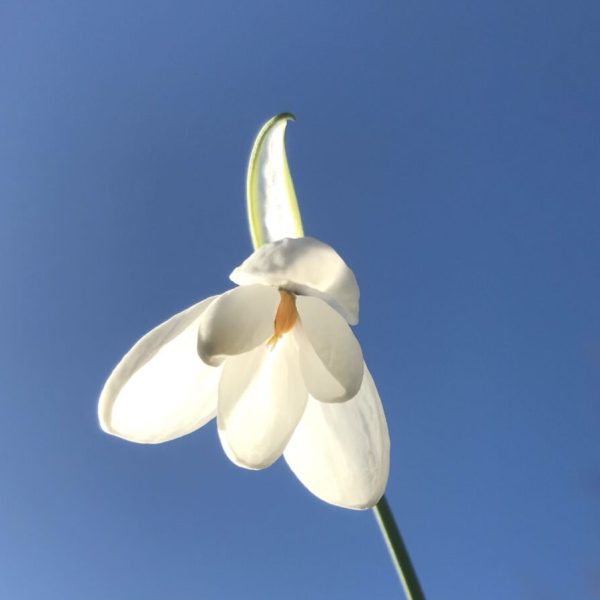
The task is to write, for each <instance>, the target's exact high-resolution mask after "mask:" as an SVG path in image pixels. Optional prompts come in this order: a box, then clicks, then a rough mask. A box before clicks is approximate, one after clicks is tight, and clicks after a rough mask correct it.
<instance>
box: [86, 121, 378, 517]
mask: <svg viewBox="0 0 600 600" xmlns="http://www.w3.org/2000/svg"><path fill="white" fill-rule="evenodd" d="M287 118H289V117H288V115H283V116H280V117H278V118H275V119H273V120H272V121H270V122H269V123H267V125H266V126H265V128H263V130H262V131H261V133H260V134H259V138H258V140H257V143H256V144H255V149H254V151H253V154H252V157H251V168H250V171H249V177H248V181H249V184H248V185H249V188H251V189H249V198H252V199H254V200H253V205H252V206H250V207H249V209H250V220H251V229H252V233H253V239H254V241H255V245H256V246H258V247H257V249H256V250H255V252H254V253H253V254H252V255H251V256H250V257H249V258H247V259H246V260H245V261H244V262H243V263H242V264H241V265H240V266H238V267H237V268H236V269H234V270H233V272H232V273H231V275H230V279H231V280H232V281H233V282H234V283H236V284H237V286H238V287H235V288H233V289H231V290H229V291H226V292H225V293H223V294H221V295H220V296H213V297H211V298H207V299H206V300H203V301H201V302H199V303H198V304H195V305H194V306H191V307H190V308H188V309H187V310H184V311H183V312H181V313H178V314H176V315H175V316H173V317H171V318H170V319H169V320H168V321H166V322H165V323H163V324H162V325H159V326H158V327H156V328H155V329H153V330H152V331H150V332H149V333H148V334H146V335H145V336H144V337H143V338H142V339H141V340H140V341H139V342H137V344H135V345H134V346H133V348H132V349H131V350H130V351H129V352H128V353H127V354H126V355H125V357H124V358H123V359H122V360H121V362H120V363H119V364H118V365H117V367H116V368H115V369H114V371H113V372H112V374H111V375H110V377H109V379H108V381H107V382H106V384H105V386H104V389H103V391H102V394H101V396H100V402H99V407H98V414H99V420H100V425H101V427H102V429H104V431H106V432H107V433H110V434H113V435H116V436H118V437H121V438H124V439H127V440H130V441H134V442H140V443H160V442H165V441H168V440H172V439H174V438H177V437H180V436H182V435H185V434H187V433H190V432H192V431H194V430H196V429H198V428H200V427H202V426H203V425H205V424H206V423H208V422H209V421H210V420H212V419H213V418H214V417H215V416H216V418H217V427H218V432H219V437H220V440H221V443H222V446H223V449H224V451H225V453H226V454H227V456H228V457H229V458H230V459H231V460H232V461H233V462H234V463H235V464H237V465H239V466H241V467H245V468H249V469H262V468H265V467H268V466H269V465H271V464H272V463H273V462H275V461H276V460H277V459H278V458H279V457H280V456H281V455H282V454H283V456H284V457H285V460H286V462H287V463H288V465H289V467H290V468H291V470H292V471H293V472H294V473H295V474H296V476H297V477H298V478H299V479H300V481H301V482H302V483H303V484H304V485H305V486H306V487H307V488H308V489H309V490H310V491H311V492H313V493H314V494H315V495H316V496H318V497H319V498H321V499H323V500H325V501H326V502H329V503H331V504H336V505H339V506H343V507H347V508H355V509H363V508H370V507H372V506H374V505H375V504H376V503H377V501H378V500H379V499H380V497H381V496H382V494H383V492H384V490H385V486H386V483H387V478H388V471H389V436H388V431H387V425H386V421H385V416H384V413H383V409H382V406H381V401H380V399H379V395H378V393H377V389H376V387H375V384H374V382H373V379H372V377H371V375H370V373H369V371H368V369H367V367H366V365H365V364H364V361H363V356H362V351H361V348H360V345H359V343H358V341H357V340H356V338H355V336H354V334H353V333H352V330H351V329H350V325H354V324H356V323H357V322H358V301H359V289H358V285H357V282H356V279H355V277H354V274H353V273H352V271H351V270H350V269H349V268H348V266H347V265H346V264H345V262H344V261H343V260H342V258H341V257H340V256H339V255H338V254H337V253H336V252H335V250H333V248H331V247H330V246H328V245H327V244H324V243H323V242H320V241H318V240H316V239H313V238H310V237H301V235H302V230H301V224H300V221H299V214H298V213H297V204H295V196H294V195H293V186H292V185H291V178H290V177H289V171H288V170H287V161H286V158H285V148H284V142H283V136H284V129H285V123H286V120H287ZM252 186H254V189H252ZM282 186H285V188H282ZM282 189H284V192H285V193H282V191H281V190H282ZM290 189H291V192H290ZM290 205H291V208H292V209H293V208H294V206H295V207H296V213H295V215H296V216H294V213H293V211H292V210H290V209H289V208H286V206H288V207H289V206H290ZM278 211H279V216H277V217H276V218H274V219H271V220H269V218H267V215H270V216H271V217H272V216H273V215H274V214H275V215H277V214H278ZM290 214H292V217H290V218H289V222H288V223H286V222H285V219H286V218H288V217H289V215H290ZM253 218H254V219H255V222H254V225H253V224H252V219H253ZM282 223H283V225H282ZM285 234H288V235H285ZM257 238H258V241H257Z"/></svg>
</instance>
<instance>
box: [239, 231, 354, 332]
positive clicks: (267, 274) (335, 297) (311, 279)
mask: <svg viewBox="0 0 600 600" xmlns="http://www.w3.org/2000/svg"><path fill="white" fill-rule="evenodd" d="M229 278H230V279H231V281H233V282H234V283H237V284H238V285H250V284H254V283H262V284H263V285H272V286H277V287H283V288H285V289H286V290H288V291H290V292H296V293H298V294H302V295H305V296H317V297H318V298H322V299H323V300H325V302H327V303H328V304H330V305H331V306H332V307H333V308H335V310H337V311H338V312H339V313H340V314H341V315H342V316H343V317H344V318H345V319H346V320H347V321H348V323H350V324H352V325H355V324H356V323H358V299H359V290H358V284H357V283H356V278H355V277H354V273H353V272H352V271H351V270H350V269H349V268H348V266H347V265H346V263H345V262H344V261H343V260H342V258H341V257H340V255H339V254H338V253H337V252H336V251H335V250H334V249H333V248H332V247H331V246H328V245H327V244H324V243H323V242H320V241H318V240H315V239H314V238H310V237H304V238H299V239H292V238H285V239H282V240H278V241H276V242H273V243H271V244H266V245H265V246H261V247H260V248H259V249H258V250H256V251H255V252H254V253H253V254H251V255H250V256H249V257H248V258H247V259H246V260H245V261H244V262H243V263H242V264H241V265H240V266H239V267H237V268H236V269H234V270H233V272H232V273H231V275H230V276H229Z"/></svg>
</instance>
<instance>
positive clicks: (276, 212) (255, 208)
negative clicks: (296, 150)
mask: <svg viewBox="0 0 600 600" xmlns="http://www.w3.org/2000/svg"><path fill="white" fill-rule="evenodd" d="M289 120H292V121H295V120H296V117H295V116H294V115H293V114H291V113H281V114H279V115H276V116H275V117H273V118H272V119H269V120H268V121H267V122H266V123H265V124H264V125H263V126H262V128H261V130H260V131H259V132H258V135H257V136H256V140H255V141H254V146H253V147H252V152H251V153H250V160H249V162H248V172H247V175H246V202H247V209H248V224H249V226H250V236H251V238H252V244H253V245H254V249H256V248H258V247H259V246H262V245H263V244H268V243H270V242H274V241H276V240H279V239H281V238H285V237H291V238H299V237H302V236H303V235H304V230H303V229H302V219H301V218H300V210H299V209H298V201H297V199H296V192H295V191H294V184H293V182H292V176H291V175H290V169H289V167H288V161H287V156H286V153H285V128H286V126H287V122H288V121H289Z"/></svg>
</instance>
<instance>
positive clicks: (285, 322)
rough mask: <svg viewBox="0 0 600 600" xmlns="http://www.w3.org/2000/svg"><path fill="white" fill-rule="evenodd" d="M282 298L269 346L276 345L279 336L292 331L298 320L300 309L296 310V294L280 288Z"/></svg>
mask: <svg viewBox="0 0 600 600" xmlns="http://www.w3.org/2000/svg"><path fill="white" fill-rule="evenodd" d="M279 295H280V296H281V299H280V300H279V306H278V307H277V312H276V313H275V322H274V324H273V328H274V330H275V331H274V333H273V335H272V336H271V337H270V338H269V340H268V341H267V346H270V347H271V348H274V347H275V344H276V343H277V341H278V340H279V338H280V337H281V336H282V335H283V334H284V333H287V332H288V331H290V330H291V329H292V328H293V327H294V325H295V324H296V321H297V320H298V311H297V310H296V296H295V294H292V293H291V292H286V291H285V290H279Z"/></svg>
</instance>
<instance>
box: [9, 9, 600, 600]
mask: <svg viewBox="0 0 600 600" xmlns="http://www.w3.org/2000/svg"><path fill="white" fill-rule="evenodd" d="M599 30H600V7H599V6H598V4H597V2H591V1H590V2H585V1H579V2H573V3H565V2H553V1H546V2H541V1H539V2H536V1H525V2H523V1H519V2H516V1H512V0H511V1H503V2H467V1H462V0H457V1H456V2H439V1H438V2H423V1H419V2H416V1H412V0H411V1H394V2H383V1H382V2H379V1H376V2H370V3H359V2H345V3H339V2H311V1H308V2H303V3H290V2H273V1H270V2H269V1H260V0H257V1H254V2H228V1H222V2H218V3H217V2H159V1H156V0H151V1H149V2H144V3H141V2H138V3H135V2H127V1H126V2H122V1H119V2H116V1H104V2H94V3H84V2H73V1H58V2H52V3H50V2H16V1H12V0H5V1H4V2H3V3H2V4H1V5H0V280H1V281H2V293H1V294H0V309H1V310H2V314H3V315H4V319H3V323H2V337H1V342H0V358H1V361H2V371H1V377H0V397H1V399H2V407H3V423H4V427H3V435H2V436H1V438H0V472H1V473H2V484H1V487H0V531H1V532H2V533H1V535H0V596H2V597H6V598H18V599H20V600H29V599H31V600H33V599H38V598H40V597H44V598H50V599H54V598H56V599H61V600H64V599H71V598H72V599H81V598H85V599H86V600H95V599H98V600H101V599H102V600H104V599H106V598H111V599H114V600H132V599H133V600H135V599H137V598H144V599H147V600H160V599H163V598H170V599H188V598H189V599H192V598H193V599H199V598H201V599H203V600H204V599H213V598H214V599H219V600H221V599H229V598H240V597H243V598H247V599H254V598H256V599H264V598H286V599H289V600H294V599H298V600H300V599H305V598H311V599H321V598H322V599H325V598H327V599H329V598H344V599H353V598H389V597H398V596H397V595H396V594H398V591H397V590H398V586H397V582H396V580H395V574H394V572H393V570H392V569H391V567H390V565H389V563H388V558H387V555H386V551H385V548H384V546H383V543H382V541H381V539H380V538H379V534H378V532H377V529H376V525H375V522H374V518H373V516H372V515H371V514H370V513H369V512H359V513H357V512H352V511H345V510H342V509H337V508H335V507H332V506H329V505H326V504H324V503H322V502H320V501H319V500H317V499H316V498H314V497H312V496H311V495H310V494H309V493H308V492H307V491H305V490H304V488H303V487H302V486H301V485H300V484H299V483H298V482H297V481H296V480H295V478H294V477H293V475H291V473H290V472H289V471H288V469H287V467H286V466H285V464H282V463H277V464H276V465H275V466H273V467H271V468H270V469H268V470H266V471H262V472H247V471H244V470H242V469H238V468H236V467H234V466H233V465H232V464H230V463H229V462H228V460H227V459H226V458H225V456H224V455H223V452H222V451H221V448H220V446H219V443H218V439H217V435H216V432H215V428H214V425H213V424H211V425H208V426H206V427H205V428H203V429H202V430H200V431H199V432H196V433H194V434H192V435H190V436H187V437H185V438H182V439H180V440H177V441H174V442H171V443H168V444H164V445H159V446H156V447H147V446H138V445H135V444H130V443H127V442H124V441H121V440H118V439H116V438H111V437H109V436H106V435H105V434H103V433H101V432H100V430H99V428H98V425H97V420H96V402H97V397H98V394H99V391H100V389H101V387H102V385H103V382H104V380H105V379H106V377H107V375H108V374H109V373H110V371H111V369H112V367H113V366H114V364H115V363H116V362H117V361H118V360H119V359H120V357H121V356H122V355H123V353H124V352H125V351H126V350H127V349H128V348H129V347H130V346H131V345H132V344H133V343H134V342H135V341H136V340H137V339H138V338H139V337H140V336H141V335H143V334H144V333H145V332H146V331H147V330H149V329H150V328H151V327H153V326H154V325H156V324H158V323H159V322H161V321H163V320H165V319H166V318H167V317H169V316H170V315H171V314H173V313H175V312H177V311H179V310H181V309H183V308H185V307H186V306H189V305H191V304H192V303H194V302H196V301H197V300H199V299H201V298H203V297H206V296H209V295H211V294H214V293H219V292H220V291H222V290H224V289H226V288H227V286H228V285H229V283H228V281H227V275H228V274H229V272H230V271H231V269H232V268H233V267H234V266H236V265H237V264H239V263H240V262H241V261H242V260H243V259H244V258H245V257H246V256H247V255H248V254H249V253H250V251H251V244H250V240H249V236H248V233H247V225H246V217H245V212H244V206H245V198H244V179H245V168H246V161H247V158H248V153H249V149H250V146H251V143H252V140H253V137H254V135H255V134H256V132H257V130H258V128H259V126H260V125H261V124H262V123H263V122H264V121H265V120H266V119H267V118H269V117H270V116H272V115H273V114H275V113H278V112H281V111H293V112H294V113H295V114H296V115H297V116H298V121H297V122H296V123H293V124H290V125H289V127H288V134H287V145H288V157H289V161H290V166H291V170H292V174H293V177H294V181H295V184H296V191H297V194H298V198H299V203H300V208H301V211H302V216H303V220H304V226H305V230H306V232H307V233H308V234H310V235H313V236H314V237H317V238H319V239H322V240H324V241H326V242H328V243H330V244H331V245H333V246H334V247H335V248H336V249H337V250H338V251H339V252H340V254H341V255H342V256H343V257H344V258H345V260H346V262H347V263H348V264H349V265H350V266H351V267H352V268H353V270H354V272H355V274H356V276H357V278H358V281H359V284H360V285H361V292H362V296H361V300H362V303H361V322H360V324H359V326H358V327H357V328H356V332H357V335H358V336H359V339H360V340H361V343H362V345H363V351H364V354H365V356H366V359H367V362H368V363H369V366H370V369H371V371H372V373H373V376H374V378H375V380H376V382H377V385H378V387H379V390H380V393H381V396H382V398H383V402H384V405H385V410H386V414H387V418H388V423H389V428H390V432H391V437H392V473H391V477H390V481H389V485H388V491H387V496H388V499H389V502H390V504H391V505H392V507H393V509H394V511H395V513H396V516H397V519H398V521H399V524H400V526H401V529H402V531H403V533H404V536H405V538H406V541H407V544H408V546H409V548H410V550H411V553H412V555H413V559H414V562H415V564H416V567H417V570H418V572H419V574H420V577H421V580H422V583H423V587H424V589H425V591H426V593H427V594H428V597H429V598H430V599H434V598H443V599H444V600H458V599H460V600H464V599H466V600H481V599H482V598H484V599H485V600H506V598H519V599H524V600H529V599H531V600H536V599H542V598H543V599H544V600H555V599H556V600H562V599H571V598H578V599H580V600H592V599H594V598H600V559H599V558H598V557H599V556H600V443H599V435H598V431H599V429H600V408H599V400H600V318H599V313H598V298H599V296H600V270H599V268H598V265H599V260H600V236H599V235H598V232H599V222H600V170H599V169H598V164H599V159H600V136H599V135H598V132H599V129H600V112H599V111H598V106H600V78H599V76H598V73H599V67H600V59H599V57H600V37H599V36H598V31H599Z"/></svg>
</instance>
